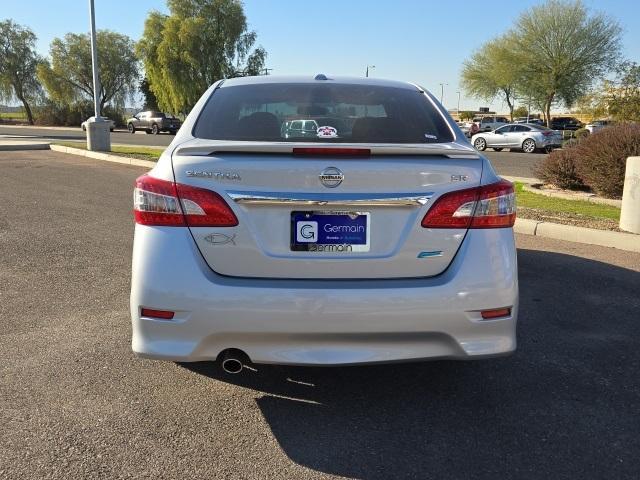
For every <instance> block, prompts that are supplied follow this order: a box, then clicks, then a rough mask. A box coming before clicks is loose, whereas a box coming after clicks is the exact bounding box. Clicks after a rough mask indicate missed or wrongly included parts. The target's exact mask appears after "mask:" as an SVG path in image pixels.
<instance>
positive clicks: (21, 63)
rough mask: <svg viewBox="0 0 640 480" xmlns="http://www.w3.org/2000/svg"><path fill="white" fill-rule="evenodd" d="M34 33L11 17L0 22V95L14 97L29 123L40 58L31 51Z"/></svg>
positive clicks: (37, 87) (30, 121) (37, 90)
mask: <svg viewBox="0 0 640 480" xmlns="http://www.w3.org/2000/svg"><path fill="white" fill-rule="evenodd" d="M35 43H36V36H35V34H34V33H33V32H32V31H31V30H30V29H29V28H27V27H23V26H21V25H18V24H16V23H13V22H12V21H11V20H5V21H4V22H0V98H4V99H6V100H13V99H14V98H15V99H18V100H20V102H22V105H23V106H24V111H25V113H26V115H27V121H28V122H29V124H30V125H33V113H32V111H31V105H30V103H32V102H33V101H34V100H35V99H36V98H37V97H38V96H39V95H40V94H41V91H42V87H41V86H40V83H38V79H37V77H36V68H37V66H38V64H39V63H40V62H41V61H42V59H41V58H40V57H39V56H38V55H37V54H36V53H35Z"/></svg>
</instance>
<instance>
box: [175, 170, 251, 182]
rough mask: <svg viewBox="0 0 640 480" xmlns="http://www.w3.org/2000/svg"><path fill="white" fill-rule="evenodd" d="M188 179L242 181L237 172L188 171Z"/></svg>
mask: <svg viewBox="0 0 640 480" xmlns="http://www.w3.org/2000/svg"><path fill="white" fill-rule="evenodd" d="M185 174H186V175H187V177H198V178H211V179H213V180H236V181H240V180H242V178H240V174H239V173H236V172H207V171H205V170H187V171H186V172H185Z"/></svg>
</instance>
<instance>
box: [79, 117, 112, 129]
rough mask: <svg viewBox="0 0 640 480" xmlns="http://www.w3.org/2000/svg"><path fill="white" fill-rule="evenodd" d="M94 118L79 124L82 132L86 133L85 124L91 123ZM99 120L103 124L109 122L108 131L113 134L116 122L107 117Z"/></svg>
mask: <svg viewBox="0 0 640 480" xmlns="http://www.w3.org/2000/svg"><path fill="white" fill-rule="evenodd" d="M94 118H96V117H89V118H87V119H86V120H85V121H84V122H82V123H81V124H80V126H81V127H82V131H83V132H86V131H87V123H89V122H92V121H93V119H94ZM100 118H102V121H104V122H109V131H111V132H113V130H114V129H115V128H116V122H114V121H113V120H111V119H110V118H107V117H100Z"/></svg>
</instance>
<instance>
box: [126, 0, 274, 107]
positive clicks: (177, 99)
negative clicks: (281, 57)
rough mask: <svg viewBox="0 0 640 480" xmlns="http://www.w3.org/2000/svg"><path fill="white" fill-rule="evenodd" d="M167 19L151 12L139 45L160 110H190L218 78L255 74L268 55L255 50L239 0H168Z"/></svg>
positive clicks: (138, 50) (151, 88)
mask: <svg viewBox="0 0 640 480" xmlns="http://www.w3.org/2000/svg"><path fill="white" fill-rule="evenodd" d="M168 4H169V11H170V14H169V15H163V14H161V13H159V12H151V13H150V14H149V16H148V17H147V20H146V21H145V28H144V33H143V36H142V39H141V40H140V42H139V43H138V45H137V53H138V56H139V57H140V58H141V60H142V62H143V64H144V68H145V72H146V75H147V78H148V80H149V86H150V90H151V91H152V92H153V93H154V94H155V96H156V97H157V99H158V106H159V107H160V108H162V109H164V110H168V111H171V112H173V113H185V112H188V111H189V110H191V108H192V107H193V105H194V104H195V103H196V102H197V101H198V99H199V98H200V96H201V95H202V94H203V93H204V91H205V90H206V89H207V88H208V87H209V86H210V85H211V84H213V83H214V82H215V81H217V80H220V79H222V78H230V77H237V76H243V75H259V74H260V73H261V72H262V71H263V70H264V62H265V58H266V52H265V50H264V49H263V48H261V47H258V48H255V49H253V51H252V48H253V45H254V43H255V41H256V33H255V32H253V31H247V20H246V17H245V14H244V10H243V7H242V3H241V2H240V1H239V0H168Z"/></svg>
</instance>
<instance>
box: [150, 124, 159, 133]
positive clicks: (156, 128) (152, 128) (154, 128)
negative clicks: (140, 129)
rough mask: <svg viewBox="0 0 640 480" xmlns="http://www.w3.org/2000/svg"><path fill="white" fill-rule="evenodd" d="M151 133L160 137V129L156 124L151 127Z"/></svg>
mask: <svg viewBox="0 0 640 480" xmlns="http://www.w3.org/2000/svg"><path fill="white" fill-rule="evenodd" d="M151 133H153V134H154V135H158V134H159V133H160V129H159V128H158V125H156V124H155V123H154V124H153V125H151Z"/></svg>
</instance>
